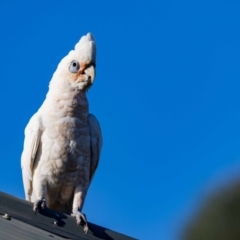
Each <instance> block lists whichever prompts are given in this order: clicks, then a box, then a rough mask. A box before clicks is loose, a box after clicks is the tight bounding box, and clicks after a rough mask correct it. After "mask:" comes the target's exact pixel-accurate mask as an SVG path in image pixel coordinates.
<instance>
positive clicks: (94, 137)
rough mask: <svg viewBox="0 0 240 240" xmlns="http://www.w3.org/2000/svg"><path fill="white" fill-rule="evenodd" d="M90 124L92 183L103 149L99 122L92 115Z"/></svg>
mask: <svg viewBox="0 0 240 240" xmlns="http://www.w3.org/2000/svg"><path fill="white" fill-rule="evenodd" d="M88 124H89V129H90V137H91V167H90V183H91V181H92V179H93V176H94V173H95V171H96V169H97V166H98V163H99V159H100V154H101V148H102V144H103V141H102V132H101V128H100V125H99V123H98V120H97V119H96V117H95V116H94V115H92V114H89V115H88Z"/></svg>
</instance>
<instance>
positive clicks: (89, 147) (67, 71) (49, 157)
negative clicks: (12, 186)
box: [21, 33, 103, 234]
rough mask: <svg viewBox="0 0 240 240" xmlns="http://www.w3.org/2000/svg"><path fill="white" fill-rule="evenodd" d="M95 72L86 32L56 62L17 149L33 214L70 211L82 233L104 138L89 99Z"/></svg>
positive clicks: (92, 49) (91, 43) (90, 37)
mask: <svg viewBox="0 0 240 240" xmlns="http://www.w3.org/2000/svg"><path fill="white" fill-rule="evenodd" d="M95 72H96V43H95V40H94V37H93V35H92V34H91V33H87V34H86V35H84V36H82V37H81V38H80V40H79V41H78V43H77V44H76V45H75V48H74V50H71V51H70V52H69V53H68V54H67V55H66V56H65V57H64V58H63V59H62V60H61V61H60V63H59V64H58V66H57V69H56V71H55V72H54V74H53V76H52V79H51V81H50V83H49V90H48V93H47V95H46V98H45V100H44V101H43V103H42V105H41V106H40V108H39V109H38V111H37V112H36V113H35V114H34V115H33V116H32V117H31V118H30V120H29V122H28V124H27V126H26V128H25V131H24V134H25V138H24V144H23V152H22V155H21V169H22V178H23V186H24V192H25V199H26V200H28V201H31V202H33V211H34V212H35V214H36V213H37V212H38V211H44V209H45V208H46V207H48V208H50V209H54V210H57V211H60V212H63V213H66V214H71V215H72V216H73V217H75V218H76V222H77V225H79V224H81V225H82V226H83V230H84V232H85V234H86V233H87V232H88V223H87V220H86V216H85V214H83V213H82V208H83V204H84V201H85V198H86V194H87V191H88V189H89V186H90V184H91V181H92V179H93V176H94V174H95V172H96V169H97V167H98V164H99V160H100V154H101V149H102V144H103V140H102V133H101V128H100V125H99V122H98V120H97V118H96V117H95V116H94V115H93V114H90V113H89V104H88V100H87V91H88V90H89V88H90V87H91V85H92V84H93V82H94V79H95Z"/></svg>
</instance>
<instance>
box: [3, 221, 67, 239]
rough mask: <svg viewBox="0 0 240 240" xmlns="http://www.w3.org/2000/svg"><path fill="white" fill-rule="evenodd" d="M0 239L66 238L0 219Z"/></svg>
mask: <svg viewBox="0 0 240 240" xmlns="http://www.w3.org/2000/svg"><path fill="white" fill-rule="evenodd" d="M0 229H1V230H0V239H1V240H9V239H12V240H15V239H16V240H19V239H24V240H32V239H35V240H45V239H46V240H47V239H48V240H64V239H66V238H63V237H60V236H57V235H55V234H53V233H49V232H47V231H44V230H42V229H39V228H36V227H33V226H31V225H29V224H27V223H24V222H21V221H18V220H16V219H13V218H11V220H6V219H4V218H2V217H0Z"/></svg>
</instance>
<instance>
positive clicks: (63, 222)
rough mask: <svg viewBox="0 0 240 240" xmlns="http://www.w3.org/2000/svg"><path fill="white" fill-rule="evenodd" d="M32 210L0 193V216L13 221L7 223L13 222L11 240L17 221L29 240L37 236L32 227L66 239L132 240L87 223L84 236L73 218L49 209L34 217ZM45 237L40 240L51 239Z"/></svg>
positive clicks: (26, 204) (15, 199)
mask: <svg viewBox="0 0 240 240" xmlns="http://www.w3.org/2000/svg"><path fill="white" fill-rule="evenodd" d="M32 208H33V203H31V202H28V201H25V200H23V199H19V198H16V197H14V196H11V195H8V194H6V193H3V192H0V215H3V214H5V213H7V214H10V215H11V217H12V219H13V220H9V221H13V224H12V225H8V227H9V231H10V229H11V228H12V235H11V239H14V237H15V236H16V234H15V232H14V229H15V227H14V223H15V222H16V221H17V220H18V221H20V222H22V225H21V227H22V228H26V229H27V231H28V232H29V236H31V238H30V239H38V238H35V237H37V236H35V235H34V234H33V232H32V230H31V229H32V228H31V229H30V227H29V226H33V227H35V228H38V229H41V230H43V231H45V232H48V233H52V234H50V235H53V236H55V235H57V236H60V237H62V238H67V239H79V240H87V239H89V240H99V239H104V240H113V239H118V240H133V239H134V238H131V237H128V236H126V235H123V234H120V233H117V232H114V231H111V230H109V229H106V228H104V227H101V226H98V225H95V224H92V223H89V232H88V234H87V235H85V234H84V232H83V229H82V227H80V226H79V227H78V226H77V225H76V221H75V218H73V217H71V216H69V215H67V214H63V213H60V212H57V211H54V210H51V209H49V208H46V209H45V210H44V211H42V212H38V213H37V214H36V215H35V214H34V212H33V210H32ZM3 220H4V221H6V222H8V220H5V219H3ZM55 221H57V222H58V225H55V224H54V222H55ZM1 222H2V221H1ZM6 222H5V223H6ZM5 223H3V224H5ZM2 229H3V231H2ZM6 229H7V228H6ZM6 229H5V228H2V227H1V234H5V235H6V234H8V233H7V230H6ZM19 231H20V230H19ZM21 234H24V233H23V232H21ZM39 234H40V233H39ZM41 234H44V232H41ZM21 236H22V235H21ZM46 237H47V238H44V237H43V238H41V239H44V240H45V239H51V238H48V236H46ZM0 239H2V238H0ZM7 239H9V238H7ZM17 239H26V238H23V237H20V238H17ZM52 239H54V238H52Z"/></svg>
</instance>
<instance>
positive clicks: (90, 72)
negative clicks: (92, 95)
mask: <svg viewBox="0 0 240 240" xmlns="http://www.w3.org/2000/svg"><path fill="white" fill-rule="evenodd" d="M84 73H85V74H87V75H88V76H90V77H91V84H92V83H93V81H94V78H95V67H94V66H93V65H91V66H89V67H88V68H86V69H85V71H84Z"/></svg>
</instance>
